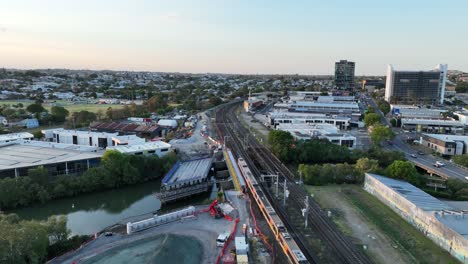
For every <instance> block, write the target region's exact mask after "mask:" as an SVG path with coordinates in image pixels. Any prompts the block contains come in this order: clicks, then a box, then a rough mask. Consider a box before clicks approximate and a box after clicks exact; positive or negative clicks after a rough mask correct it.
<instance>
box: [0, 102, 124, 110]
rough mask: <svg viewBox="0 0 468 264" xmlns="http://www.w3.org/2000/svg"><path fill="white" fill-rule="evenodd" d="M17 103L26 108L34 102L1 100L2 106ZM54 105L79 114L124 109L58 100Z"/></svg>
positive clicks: (47, 107) (47, 105) (108, 105)
mask: <svg viewBox="0 0 468 264" xmlns="http://www.w3.org/2000/svg"><path fill="white" fill-rule="evenodd" d="M17 103H22V104H23V105H24V107H27V106H28V105H30V104H31V103H33V101H27V102H25V101H16V100H0V105H5V104H9V105H14V104H17ZM54 104H56V105H58V106H63V107H65V108H66V109H67V110H68V111H69V112H70V113H73V112H79V111H83V110H84V111H90V112H94V113H95V112H97V111H99V110H102V111H106V110H107V108H109V107H112V109H120V108H123V107H124V105H121V104H73V103H72V102H69V101H64V100H56V101H55V103H54ZM43 106H44V108H46V109H47V110H50V108H51V107H52V105H51V104H50V103H48V102H45V103H44V104H43Z"/></svg>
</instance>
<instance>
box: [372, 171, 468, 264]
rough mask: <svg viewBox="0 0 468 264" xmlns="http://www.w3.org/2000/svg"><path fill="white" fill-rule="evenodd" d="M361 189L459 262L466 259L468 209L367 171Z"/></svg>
mask: <svg viewBox="0 0 468 264" xmlns="http://www.w3.org/2000/svg"><path fill="white" fill-rule="evenodd" d="M364 189H365V190H366V191H367V192H369V193H370V194H372V195H374V196H375V197H377V198H378V199H379V200H380V201H382V202H383V203H384V204H386V205H387V206H389V207H390V208H391V209H392V210H393V211H395V212H396V213H397V214H399V215H400V216H401V217H402V218H403V219H405V220H406V221H407V222H409V223H410V224H412V225H413V226H414V227H416V228H417V229H418V230H420V231H421V232H422V233H423V234H425V235H426V236H427V237H428V238H429V239H431V240H432V241H434V242H435V243H436V244H437V245H439V246H440V247H441V248H443V249H444V250H446V251H448V252H449V253H450V254H452V255H453V256H454V257H455V258H457V259H458V260H460V261H461V262H462V263H466V261H467V260H468V217H466V214H468V211H463V210H456V209H454V208H452V207H451V206H449V205H448V204H445V203H443V202H442V201H440V200H438V199H436V198H434V197H432V196H430V195H429V194H427V193H425V192H424V191H422V190H420V189H419V188H417V187H415V186H413V185H411V184H409V183H407V182H404V181H399V180H394V179H391V178H387V177H383V176H380V175H376V174H371V173H366V176H365V181H364Z"/></svg>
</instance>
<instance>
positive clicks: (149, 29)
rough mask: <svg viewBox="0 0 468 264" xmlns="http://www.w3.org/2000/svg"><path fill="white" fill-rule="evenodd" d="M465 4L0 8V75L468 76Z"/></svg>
mask: <svg viewBox="0 0 468 264" xmlns="http://www.w3.org/2000/svg"><path fill="white" fill-rule="evenodd" d="M467 26H468V1H466V0H445V1H434V0H425V1H422V0H392V1H386V0H380V1H379V0H355V1H351V0H322V1H316V0H310V1H305V0H297V1H296V0H292V1H277V0H269V1H266V0H262V1H257V0H250V1H248V0H217V1H216V0H213V1H208V0H198V1H179V0H166V1H163V0H153V1H150V0H146V1H145V0H133V1H132V0H114V1H111V0H94V1H92V0H79V1H78V0H40V1H39V0H15V1H6V0H0V68H2V67H5V68H23V69H31V68H70V69H93V70H101V69H110V70H134V71H139V70H142V71H161V72H194V73H203V72H216V73H252V74H256V73H258V74H269V73H271V74H296V73H297V74H333V71H334V62H335V61H337V60H340V59H348V60H352V61H355V62H356V74H358V75H364V74H367V75H385V70H386V64H393V65H394V66H395V68H396V69H423V70H425V69H432V68H433V67H434V66H435V65H436V64H438V63H444V64H445V63H446V64H448V66H449V69H456V70H462V71H465V72H467V71H468V34H467V33H468V29H467Z"/></svg>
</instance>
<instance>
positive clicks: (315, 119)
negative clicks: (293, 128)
mask: <svg viewBox="0 0 468 264" xmlns="http://www.w3.org/2000/svg"><path fill="white" fill-rule="evenodd" d="M268 118H269V122H270V125H271V126H273V127H276V126H278V125H280V124H330V125H334V126H335V127H337V128H338V129H342V130H344V129H347V128H348V127H349V123H350V120H351V118H349V117H342V116H337V115H326V114H313V113H298V112H282V111H275V112H271V113H269V114H268Z"/></svg>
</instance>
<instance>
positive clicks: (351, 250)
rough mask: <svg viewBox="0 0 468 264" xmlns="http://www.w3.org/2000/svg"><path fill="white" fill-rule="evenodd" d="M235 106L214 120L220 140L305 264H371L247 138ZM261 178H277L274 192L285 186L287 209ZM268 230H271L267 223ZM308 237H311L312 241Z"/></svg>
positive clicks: (278, 165)
mask: <svg viewBox="0 0 468 264" xmlns="http://www.w3.org/2000/svg"><path fill="white" fill-rule="evenodd" d="M237 106H238V105H237V104H236V103H231V104H228V105H227V106H226V107H223V108H220V109H219V110H218V111H217V112H216V114H215V120H216V126H217V128H218V133H219V136H220V139H221V140H223V143H224V144H225V145H226V146H228V147H230V148H231V149H232V150H233V152H234V153H235V154H236V155H237V157H238V158H243V159H244V160H245V163H246V165H247V166H248V167H249V168H250V170H251V172H252V176H253V177H252V179H255V180H256V182H257V183H260V184H259V186H261V187H260V189H257V190H258V191H259V192H262V194H263V195H264V198H263V200H264V201H268V203H269V204H271V206H272V208H273V209H274V210H275V213H276V214H277V215H278V216H279V218H280V219H281V220H282V222H283V223H284V227H285V229H286V230H287V232H288V233H289V236H290V237H291V238H292V239H294V241H295V243H296V244H297V246H298V248H299V249H300V250H301V253H302V254H303V255H304V256H305V258H306V259H307V262H309V263H322V262H333V263H371V261H370V259H369V258H368V257H367V255H366V254H365V253H364V252H363V250H362V249H361V248H360V247H359V246H358V245H355V244H354V243H353V242H352V241H351V240H350V238H348V237H347V236H346V235H344V234H343V233H342V232H341V231H340V230H339V229H338V228H337V226H336V225H335V224H334V223H333V222H332V221H331V220H329V219H328V218H327V216H326V214H325V212H324V211H323V210H322V209H321V208H320V206H319V205H318V204H317V203H316V202H315V201H313V200H312V199H307V200H306V197H308V194H307V192H306V191H305V190H304V189H303V188H302V187H301V186H299V185H297V184H296V183H295V180H294V175H293V173H291V172H290V171H289V170H288V169H287V168H286V167H285V166H284V165H283V164H282V163H281V162H280V161H279V160H278V159H277V158H276V157H275V156H274V155H272V154H271V153H270V152H269V151H268V150H267V149H266V148H265V147H264V146H263V145H261V144H260V143H259V142H257V141H256V140H255V139H254V138H252V137H249V133H248V130H247V129H246V128H245V127H243V126H242V125H241V124H240V122H239V120H238V119H237V117H236V113H235V109H236V107H237ZM225 139H226V141H225V142H224V140H225ZM262 175H263V176H265V175H269V176H271V175H278V176H277V178H278V180H277V181H278V182H279V183H277V184H276V185H277V188H278V189H284V188H285V186H284V184H286V189H287V190H288V192H289V197H288V198H287V199H286V200H287V201H286V203H285V204H286V205H287V206H285V205H284V204H283V205H282V203H284V202H283V199H277V198H276V197H275V196H274V194H273V191H272V189H273V188H274V186H273V188H270V187H271V186H272V184H271V182H267V181H264V180H262ZM264 178H268V177H263V179H264ZM270 178H271V177H270ZM281 183H282V184H281ZM273 185H275V184H273ZM269 186H270V187H269ZM278 196H279V194H278ZM306 208H307V209H306ZM303 209H306V210H305V211H306V212H304V214H305V215H306V216H307V222H308V227H307V228H305V229H304V228H303V227H304V221H303V220H302V219H301V214H302V212H303ZM301 224H302V227H301V226H300V225H301ZM270 226H272V224H271V223H270ZM273 229H274V227H273ZM273 233H275V232H273ZM312 234H314V235H313V236H315V237H312ZM275 235H276V240H275V243H277V244H278V248H282V249H283V252H284V253H285V254H286V255H288V252H290V251H291V249H288V248H287V245H286V244H287V243H284V242H285V240H284V236H283V235H281V234H279V233H278V232H276V233H275ZM309 235H310V236H309ZM319 241H320V242H319ZM292 250H295V249H292ZM288 257H290V256H288ZM290 259H292V260H293V261H294V262H296V263H299V262H300V261H301V260H300V259H295V260H294V258H290Z"/></svg>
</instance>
